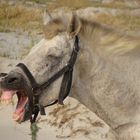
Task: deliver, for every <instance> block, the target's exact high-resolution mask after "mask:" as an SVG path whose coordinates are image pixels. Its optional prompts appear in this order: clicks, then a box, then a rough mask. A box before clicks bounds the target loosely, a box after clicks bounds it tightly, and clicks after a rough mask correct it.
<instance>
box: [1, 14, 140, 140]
mask: <svg viewBox="0 0 140 140" xmlns="http://www.w3.org/2000/svg"><path fill="white" fill-rule="evenodd" d="M44 34H45V37H44V38H43V39H42V40H41V41H40V42H39V43H38V44H37V45H35V47H34V48H33V49H32V50H31V52H30V53H29V54H28V56H27V57H26V58H25V59H24V60H23V62H22V63H24V64H25V65H26V67H27V68H28V69H29V71H30V72H31V73H32V75H33V77H34V78H35V80H36V82H37V83H39V84H42V83H44V82H45V81H47V80H48V79H49V78H51V77H52V76H53V75H54V74H55V73H57V72H58V71H59V70H61V69H62V68H63V67H65V65H66V64H67V63H68V61H69V59H70V57H71V54H72V52H73V48H74V41H75V37H76V36H77V37H78V39H79V44H78V45H79V47H80V51H79V54H78V58H77V60H76V64H75V66H74V71H73V81H72V87H71V92H70V94H69V96H71V97H73V98H75V99H77V100H78V101H79V102H81V103H82V104H84V105H85V106H86V107H87V108H89V109H90V110H91V111H93V112H95V113H96V114H97V115H98V116H99V117H100V118H101V119H103V120H104V121H105V122H106V123H107V124H108V125H109V126H110V127H111V128H112V130H113V135H114V136H112V140H115V139H116V140H140V40H139V38H134V37H132V36H128V35H124V34H122V33H120V32H117V31H115V30H113V29H110V28H109V27H106V26H103V25H100V24H98V23H96V22H91V21H88V20H85V19H83V18H80V17H79V16H77V15H76V14H73V13H61V14H60V13H54V14H48V13H46V14H45V15H44ZM62 79H63V75H62V76H60V77H59V78H58V79H56V80H55V81H54V82H53V83H52V84H51V85H50V86H49V87H48V88H47V89H44V90H42V92H41V93H40V96H39V101H38V102H39V104H40V105H41V106H47V105H49V104H50V103H52V102H53V101H56V100H57V99H58V97H59V91H60V87H61V83H62ZM0 83H1V87H2V88H3V95H2V97H1V99H2V100H4V101H5V100H8V101H10V100H11V98H12V96H13V95H14V94H15V93H16V94H17V95H18V98H19V101H18V104H17V108H16V111H15V113H14V119H15V120H16V121H18V122H22V121H25V120H27V119H29V117H30V116H31V114H30V113H29V112H30V111H29V110H30V104H28V102H29V97H28V96H27V93H26V90H23V89H22V90H20V87H23V85H25V84H26V85H27V86H28V87H30V86H31V82H30V80H29V78H28V76H27V75H26V74H25V71H23V69H21V67H15V68H14V69H13V70H12V71H11V72H10V73H8V74H7V76H5V77H3V78H1V82H0ZM16 87H17V88H16ZM32 94H33V93H32ZM27 104H28V105H27ZM27 110H28V111H27Z"/></svg>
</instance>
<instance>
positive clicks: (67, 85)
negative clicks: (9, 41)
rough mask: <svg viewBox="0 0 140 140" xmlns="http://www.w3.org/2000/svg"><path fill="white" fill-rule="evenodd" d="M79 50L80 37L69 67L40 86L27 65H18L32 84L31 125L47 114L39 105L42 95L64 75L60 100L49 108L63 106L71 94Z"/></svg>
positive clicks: (76, 42)
mask: <svg viewBox="0 0 140 140" xmlns="http://www.w3.org/2000/svg"><path fill="white" fill-rule="evenodd" d="M79 49H80V48H79V38H78V36H76V37H75V42H74V48H73V51H72V54H71V57H70V59H69V61H68V63H67V65H66V66H64V67H63V68H62V69H61V70H60V71H58V72H57V73H56V74H54V75H53V76H52V77H51V78H50V79H48V80H47V81H45V82H44V83H42V84H38V83H37V82H36V80H35V78H34V76H33V75H32V73H31V72H30V70H29V69H28V68H27V66H26V65H25V64H23V63H19V64H18V65H17V67H20V68H21V69H22V71H23V72H24V74H25V75H26V76H27V78H28V80H29V81H30V83H31V89H30V92H28V94H29V95H27V96H29V97H30V100H31V101H30V102H32V103H33V104H32V107H31V108H32V115H31V118H30V121H31V123H33V122H35V121H36V118H37V116H38V113H39V112H40V114H41V115H45V114H46V113H45V109H44V106H41V105H40V104H39V96H40V93H41V92H42V91H43V90H44V89H46V88H48V87H49V86H50V85H51V84H52V83H53V82H54V81H55V80H57V79H58V78H59V77H61V76H62V75H64V76H63V79H62V83H61V87H60V92H59V96H58V99H57V100H56V101H54V102H53V103H51V104H49V105H47V106H51V105H54V104H56V103H59V104H61V105H63V101H64V99H65V98H66V97H67V96H68V95H69V93H70V89H71V85H72V75H73V67H74V64H75V62H76V58H77V55H78V52H79ZM47 106H45V107H47Z"/></svg>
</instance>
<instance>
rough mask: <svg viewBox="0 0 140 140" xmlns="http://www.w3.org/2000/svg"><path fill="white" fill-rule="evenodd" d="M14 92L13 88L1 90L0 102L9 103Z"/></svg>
mask: <svg viewBox="0 0 140 140" xmlns="http://www.w3.org/2000/svg"><path fill="white" fill-rule="evenodd" d="M14 94H15V91H13V90H3V91H2V95H1V102H2V103H4V104H9V103H11V101H12V98H13V96H14Z"/></svg>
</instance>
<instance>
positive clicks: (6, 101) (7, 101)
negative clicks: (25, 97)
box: [1, 100, 12, 105]
mask: <svg viewBox="0 0 140 140" xmlns="http://www.w3.org/2000/svg"><path fill="white" fill-rule="evenodd" d="M11 102H12V101H11V100H1V103H2V104H3V105H8V104H10V103H11Z"/></svg>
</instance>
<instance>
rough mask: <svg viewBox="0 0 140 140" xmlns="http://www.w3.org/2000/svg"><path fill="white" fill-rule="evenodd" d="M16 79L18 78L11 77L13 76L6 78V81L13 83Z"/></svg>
mask: <svg viewBox="0 0 140 140" xmlns="http://www.w3.org/2000/svg"><path fill="white" fill-rule="evenodd" d="M17 80H18V78H16V77H13V78H10V79H8V80H7V83H8V84H11V83H15V82H16V81H17Z"/></svg>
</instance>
